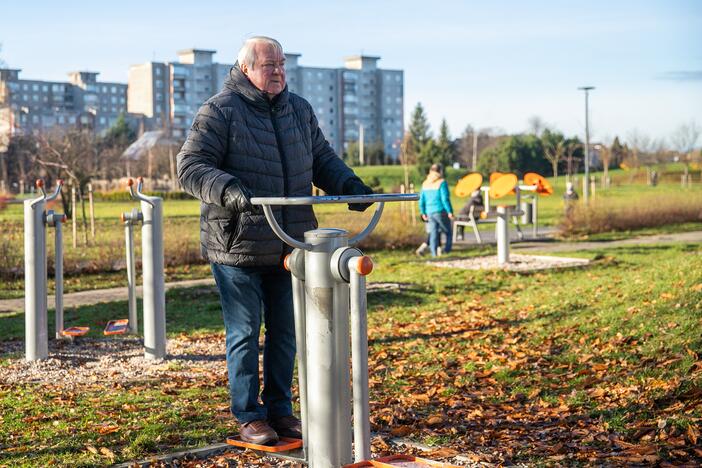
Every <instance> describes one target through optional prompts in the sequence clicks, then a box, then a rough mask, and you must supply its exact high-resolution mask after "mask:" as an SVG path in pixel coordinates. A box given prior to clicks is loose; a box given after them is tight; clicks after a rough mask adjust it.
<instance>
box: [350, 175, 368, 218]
mask: <svg viewBox="0 0 702 468" xmlns="http://www.w3.org/2000/svg"><path fill="white" fill-rule="evenodd" d="M342 190H343V192H344V195H370V194H372V193H373V189H372V188H370V187H369V186H367V185H366V184H364V183H363V182H362V181H361V179H359V178H358V177H351V178H350V179H347V180H346V182H344V187H343V189H342ZM371 205H372V203H349V210H353V211H366V209H368V207H369V206H371Z"/></svg>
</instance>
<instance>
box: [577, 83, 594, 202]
mask: <svg viewBox="0 0 702 468" xmlns="http://www.w3.org/2000/svg"><path fill="white" fill-rule="evenodd" d="M578 89H579V90H582V91H585V155H584V158H585V178H584V180H583V201H584V202H585V204H587V203H588V199H589V195H590V120H589V114H590V113H589V110H588V99H587V98H588V93H589V91H590V90H593V89H595V87H594V86H581V87H580V88H578Z"/></svg>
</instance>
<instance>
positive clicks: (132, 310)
mask: <svg viewBox="0 0 702 468" xmlns="http://www.w3.org/2000/svg"><path fill="white" fill-rule="evenodd" d="M143 184H144V179H143V178H141V177H139V178H138V179H137V184H136V190H135V187H134V180H133V179H129V181H128V182H127V189H128V190H129V194H130V195H131V197H132V198H133V199H134V200H139V201H140V202H141V211H139V210H137V209H136V208H134V209H133V210H132V211H130V212H126V213H122V214H121V215H120V219H121V221H122V223H123V224H124V232H125V244H126V252H127V290H128V304H129V319H127V320H124V319H123V320H118V321H113V322H110V323H108V326H107V328H105V334H115V333H124V332H125V331H127V330H128V331H129V332H130V333H134V334H137V333H139V325H138V320H137V307H136V267H135V258H134V226H135V225H137V224H138V223H140V222H141V255H142V261H141V266H142V276H143V279H144V286H143V309H144V317H143V320H144V357H145V358H146V359H163V358H165V357H166V288H165V280H164V276H163V271H164V262H163V200H162V199H161V198H160V197H153V196H148V195H145V194H144V193H143V192H142V187H143Z"/></svg>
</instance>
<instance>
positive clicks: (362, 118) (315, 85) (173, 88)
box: [127, 49, 404, 159]
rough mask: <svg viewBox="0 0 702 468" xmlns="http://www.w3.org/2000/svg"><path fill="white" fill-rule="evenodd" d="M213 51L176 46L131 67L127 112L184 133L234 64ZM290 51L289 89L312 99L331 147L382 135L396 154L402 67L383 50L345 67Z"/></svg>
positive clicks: (152, 125)
mask: <svg viewBox="0 0 702 468" xmlns="http://www.w3.org/2000/svg"><path fill="white" fill-rule="evenodd" d="M214 54H215V51H213V50H200V49H189V50H184V51H180V52H178V61H177V62H166V63H164V62H147V63H144V64H141V65H134V66H132V67H131V68H130V69H129V91H128V99H127V102H128V111H129V112H130V113H135V114H143V115H144V116H145V117H146V118H147V123H148V125H149V127H150V128H151V129H155V128H164V129H170V130H171V132H172V135H173V137H174V138H177V139H178V138H180V139H182V138H185V136H186V135H187V131H188V129H189V128H190V124H191V122H192V120H193V117H194V116H195V114H196V113H197V110H198V108H199V107H200V105H201V104H202V103H203V102H204V101H206V100H207V99H208V98H209V97H210V96H212V95H214V94H216V93H218V92H219V91H220V90H221V88H222V85H223V83H224V79H225V78H226V77H227V75H228V74H229V70H230V69H231V67H232V66H233V65H232V64H224V63H216V62H213V60H212V56H213V55H214ZM299 57H300V55H298V54H286V65H285V68H286V73H287V82H288V87H289V89H290V91H292V92H294V93H296V94H299V95H301V96H302V97H304V98H305V99H307V100H308V101H309V102H310V104H311V105H312V107H313V108H314V110H315V113H316V115H317V119H318V121H319V125H320V127H321V129H322V131H323V132H324V135H325V136H326V138H327V140H328V141H329V142H330V144H331V145H332V147H333V148H334V149H335V150H336V151H337V153H339V154H341V153H342V152H343V149H344V148H345V146H346V145H347V144H348V143H349V142H352V141H358V139H359V136H360V127H361V126H363V135H364V142H366V143H372V142H376V141H381V142H382V143H383V146H384V148H385V152H386V153H387V154H388V155H390V156H391V157H392V158H393V159H397V157H398V155H399V151H400V141H401V140H402V133H403V128H404V127H403V121H404V114H403V109H404V74H403V72H402V70H383V69H380V68H378V67H377V61H378V60H379V57H369V56H354V57H349V58H347V59H346V62H345V66H344V67H342V68H322V67H306V66H302V65H300V64H299Z"/></svg>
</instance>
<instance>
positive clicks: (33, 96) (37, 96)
mask: <svg viewBox="0 0 702 468" xmlns="http://www.w3.org/2000/svg"><path fill="white" fill-rule="evenodd" d="M32 101H34V102H38V101H39V95H37V94H33V95H32Z"/></svg>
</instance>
